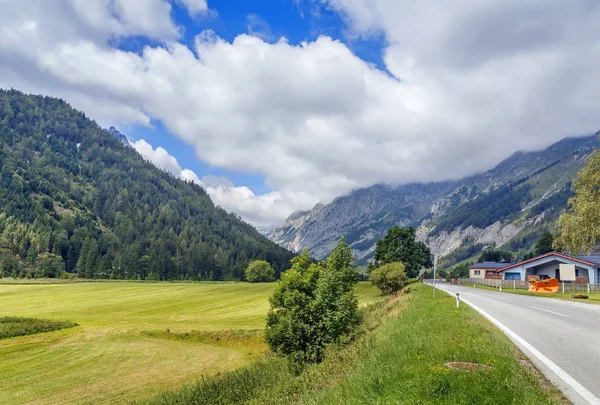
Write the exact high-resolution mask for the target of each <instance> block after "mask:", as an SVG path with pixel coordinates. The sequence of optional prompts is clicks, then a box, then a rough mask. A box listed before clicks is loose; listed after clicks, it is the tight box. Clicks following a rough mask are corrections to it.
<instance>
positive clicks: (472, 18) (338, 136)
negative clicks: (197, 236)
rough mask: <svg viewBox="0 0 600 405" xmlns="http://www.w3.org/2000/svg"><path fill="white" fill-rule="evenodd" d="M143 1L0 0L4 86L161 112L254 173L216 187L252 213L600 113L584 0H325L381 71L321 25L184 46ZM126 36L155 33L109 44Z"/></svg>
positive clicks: (206, 147) (125, 117)
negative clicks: (131, 47) (126, 44)
mask: <svg viewBox="0 0 600 405" xmlns="http://www.w3.org/2000/svg"><path fill="white" fill-rule="evenodd" d="M145 1H146V2H148V4H152V5H153V7H150V8H149V9H148V10H145V9H144V10H141V13H142V14H143V17H139V18H133V17H131V18H130V17H128V16H133V15H135V14H133V12H132V11H129V10H130V9H129V8H127V7H125V6H123V4H126V3H127V1H126V0H120V1H118V2H116V1H115V2H110V3H106V2H103V1H101V0H97V1H95V2H93V3H90V4H93V6H94V7H91V6H90V9H89V10H87V9H86V10H85V11H82V10H80V9H78V8H77V7H78V4H79V3H81V2H78V1H76V0H71V1H67V0H63V1H56V2H53V5H52V6H50V5H48V2H44V1H43V0H39V1H37V2H35V1H34V0H29V1H27V2H25V1H24V2H7V4H6V5H5V6H3V13H2V14H1V15H0V60H2V63H1V64H0V85H1V86H4V87H10V86H14V87H17V88H21V89H23V90H25V91H34V92H43V93H47V94H52V95H57V96H61V97H64V98H66V99H68V100H70V101H71V103H72V104H73V105H74V106H76V107H78V108H82V109H84V110H85V111H86V112H87V113H88V114H90V115H92V116H93V117H96V118H98V119H99V120H101V121H104V122H106V123H108V124H113V123H115V121H118V122H117V123H119V122H122V123H129V124H131V123H136V124H142V125H148V124H149V122H150V119H159V120H161V121H162V122H163V123H164V124H165V126H166V127H167V128H168V130H169V131H170V132H171V133H173V134H175V135H176V136H178V137H179V138H181V139H182V140H183V141H185V142H186V143H188V144H189V145H191V146H192V147H194V149H195V151H196V154H197V156H198V157H199V158H200V159H202V160H203V161H205V162H207V163H208V164H210V165H212V166H215V167H221V168H227V169H229V170H233V171H240V172H250V173H254V174H260V175H263V176H264V177H265V179H266V182H267V184H268V185H269V186H271V187H272V188H273V189H274V190H276V191H273V192H272V193H268V194H266V195H262V196H256V195H254V193H253V192H252V191H251V190H250V189H248V188H246V187H243V186H237V187H236V186H232V185H227V186H225V185H223V184H222V185H216V186H214V187H212V188H213V189H214V192H213V193H212V194H211V196H212V197H213V198H214V199H220V201H221V202H217V203H218V204H220V205H223V206H224V207H225V206H226V204H229V205H227V206H229V207H233V208H232V210H234V211H236V210H237V211H236V212H238V213H240V214H241V215H242V216H244V217H245V218H246V219H248V220H251V221H255V222H256V221H257V219H256V218H259V220H260V221H263V222H266V221H267V218H270V221H272V222H275V221H277V220H279V218H280V217H282V216H285V214H280V213H283V212H286V213H289V212H291V211H293V210H294V209H306V208H310V207H311V206H312V205H314V204H315V203H316V202H318V201H323V202H327V201H329V200H331V199H332V198H334V197H335V196H337V195H340V194H343V193H347V192H348V191H350V190H352V189H354V188H358V187H363V186H369V185H371V184H373V183H376V182H380V181H384V182H390V183H405V182H413V181H436V180H443V179H448V178H456V177H460V176H464V175H469V174H472V173H474V172H476V171H481V170H486V169H489V168H490V167H491V166H493V165H494V164H496V163H498V162H499V161H501V160H502V159H503V158H505V157H507V156H508V155H510V154H511V153H513V152H514V151H516V150H519V149H532V148H540V147H543V146H546V145H548V144H550V143H552V142H554V141H557V140H558V139H560V138H562V137H564V136H567V135H576V134H586V133H591V132H594V131H595V130H597V129H598V126H600V117H599V116H598V111H600V99H599V98H598V97H597V95H598V94H599V93H600V77H599V76H598V74H597V67H598V66H600V25H599V24H597V21H598V20H599V18H600V3H598V2H597V1H593V0H576V1H571V2H564V1H560V0H551V1H535V0H534V1H529V2H522V1H520V0H490V1H487V2H479V3H477V4H474V3H473V2H470V1H466V0H463V1H459V2H452V4H451V3H450V2H442V1H434V0H424V1H419V2H414V1H408V0H327V2H328V7H332V8H334V9H336V10H338V11H339V12H340V13H343V14H344V16H345V17H346V19H347V21H348V24H349V27H350V29H351V30H352V31H353V32H354V34H355V35H358V36H365V37H368V36H369V35H372V34H373V33H384V35H385V36H386V38H387V40H388V43H389V46H387V47H386V49H384V55H383V57H384V62H385V66H386V68H387V71H385V72H384V71H381V70H379V69H377V68H376V67H374V66H373V65H372V64H370V63H366V62H365V61H363V60H361V59H360V58H358V57H357V56H356V55H354V54H353V53H352V52H351V51H350V50H349V49H348V47H347V46H346V45H345V44H343V43H342V42H340V41H337V40H335V39H332V38H329V37H325V36H323V37H320V38H318V39H317V40H315V41H313V42H305V43H301V44H298V45H294V44H290V43H288V42H287V41H286V40H280V41H278V42H276V43H267V42H265V41H264V40H262V39H261V38H259V37H257V36H256V35H254V36H253V35H244V34H241V35H239V36H238V37H237V38H235V39H234V40H233V41H232V42H227V41H225V40H223V39H221V38H219V37H217V36H216V35H215V34H214V33H213V32H204V33H202V34H201V35H198V37H197V38H196V41H195V44H194V47H193V48H189V47H188V46H186V45H184V44H182V43H180V42H178V41H177V38H178V37H179V35H180V33H181V30H180V29H179V28H178V27H177V26H176V24H175V23H174V22H173V21H171V20H170V19H168V20H165V18H166V17H165V16H166V15H168V13H166V12H167V10H170V8H169V7H170V6H169V4H168V2H166V1H164V0H145ZM27 3H29V5H27ZM54 3H56V4H57V5H54ZM187 3H190V2H189V1H188V2H187ZM32 4H35V7H32ZM86 4H87V2H86ZM114 4H120V5H121V8H115V7H116V6H114ZM198 4H199V3H198ZM111 7H112V9H111ZM132 7H133V6H132ZM188 7H189V5H188ZM188 10H189V8H188ZM165 13H166V14H165ZM148 21H157V22H159V23H160V24H158V25H156V26H153V25H151V24H149V23H148ZM125 35H144V36H150V37H153V38H157V37H158V38H161V39H162V42H163V45H161V46H149V47H146V48H145V49H144V50H143V51H142V52H141V53H139V54H138V53H132V52H125V51H120V50H116V49H114V48H113V47H112V46H111V41H113V39H114V38H115V37H116V38H120V37H123V36H125ZM219 187H221V188H222V190H220V189H219ZM225 201H228V202H227V203H225ZM242 212H244V214H242Z"/></svg>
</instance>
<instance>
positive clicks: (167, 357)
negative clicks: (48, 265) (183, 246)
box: [0, 280, 380, 404]
mask: <svg viewBox="0 0 600 405" xmlns="http://www.w3.org/2000/svg"><path fill="white" fill-rule="evenodd" d="M42 281H43V280H42ZM274 287H275V284H274V283H270V284H249V283H137V282H94V283H82V282H76V283H73V282H71V283H58V284H54V283H48V284H27V285H19V284H5V285H0V316H18V317H40V318H44V319H48V320H51V321H56V320H62V319H69V320H72V321H74V322H77V323H78V324H79V325H80V326H79V327H77V328H69V329H62V330H56V331H52V332H47V333H43V334H35V335H29V336H21V337H15V338H12V339H3V340H0V359H1V360H0V386H2V390H0V404H5V403H6V404H19V403H30V402H35V403H38V404H55V403H61V404H69V403H73V404H74V403H77V404H85V403H90V404H91V403H93V404H103V403H122V402H128V401H131V400H133V399H140V398H147V397H149V396H152V395H155V394H157V393H159V392H162V391H165V390H173V389H176V388H179V387H181V386H182V385H185V384H189V383H192V382H194V381H195V380H197V379H198V378H199V377H200V376H202V375H204V376H210V375H214V374H216V373H223V372H226V371H228V370H233V369H236V368H239V367H242V366H245V365H248V364H250V363H252V362H254V361H256V360H260V359H262V358H263V357H264V353H265V351H266V345H265V344H264V342H263V340H262V330H263V329H264V324H265V317H266V313H267V311H268V308H269V304H268V297H269V296H270V295H271V293H272V291H273V289H274ZM358 292H359V297H360V299H361V302H362V301H363V299H364V301H365V302H373V301H374V300H377V299H380V298H378V297H377V295H378V294H377V292H376V289H374V287H372V286H370V285H369V284H368V283H362V284H360V285H359V287H358Z"/></svg>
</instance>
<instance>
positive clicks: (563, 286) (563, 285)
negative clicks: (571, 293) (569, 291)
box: [562, 281, 565, 294]
mask: <svg viewBox="0 0 600 405" xmlns="http://www.w3.org/2000/svg"><path fill="white" fill-rule="evenodd" d="M562 292H563V294H564V293H565V282H564V281H563V282H562Z"/></svg>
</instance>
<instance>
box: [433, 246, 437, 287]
mask: <svg viewBox="0 0 600 405" xmlns="http://www.w3.org/2000/svg"><path fill="white" fill-rule="evenodd" d="M436 264H437V256H436V254H435V253H434V254H433V298H435V283H436V282H437V277H436V275H435V268H436Z"/></svg>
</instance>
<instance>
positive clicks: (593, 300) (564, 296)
mask: <svg viewBox="0 0 600 405" xmlns="http://www.w3.org/2000/svg"><path fill="white" fill-rule="evenodd" d="M461 285H464V286H465V287H471V288H473V284H461ZM475 288H478V289H481V290H488V291H496V292H499V291H500V290H499V289H498V288H494V287H488V286H484V285H477V287H475ZM565 289H566V287H565ZM502 292H503V293H510V294H520V295H529V296H531V297H542V298H554V299H559V300H564V301H574V302H582V303H584V304H595V305H600V293H590V294H588V293H586V292H580V293H573V292H565V293H561V292H560V290H559V292H557V293H554V294H540V293H535V292H530V291H528V290H523V289H513V288H503V289H502ZM574 294H585V295H587V296H588V297H589V298H588V299H587V300H582V299H577V298H573V297H572V296H573V295H574Z"/></svg>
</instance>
